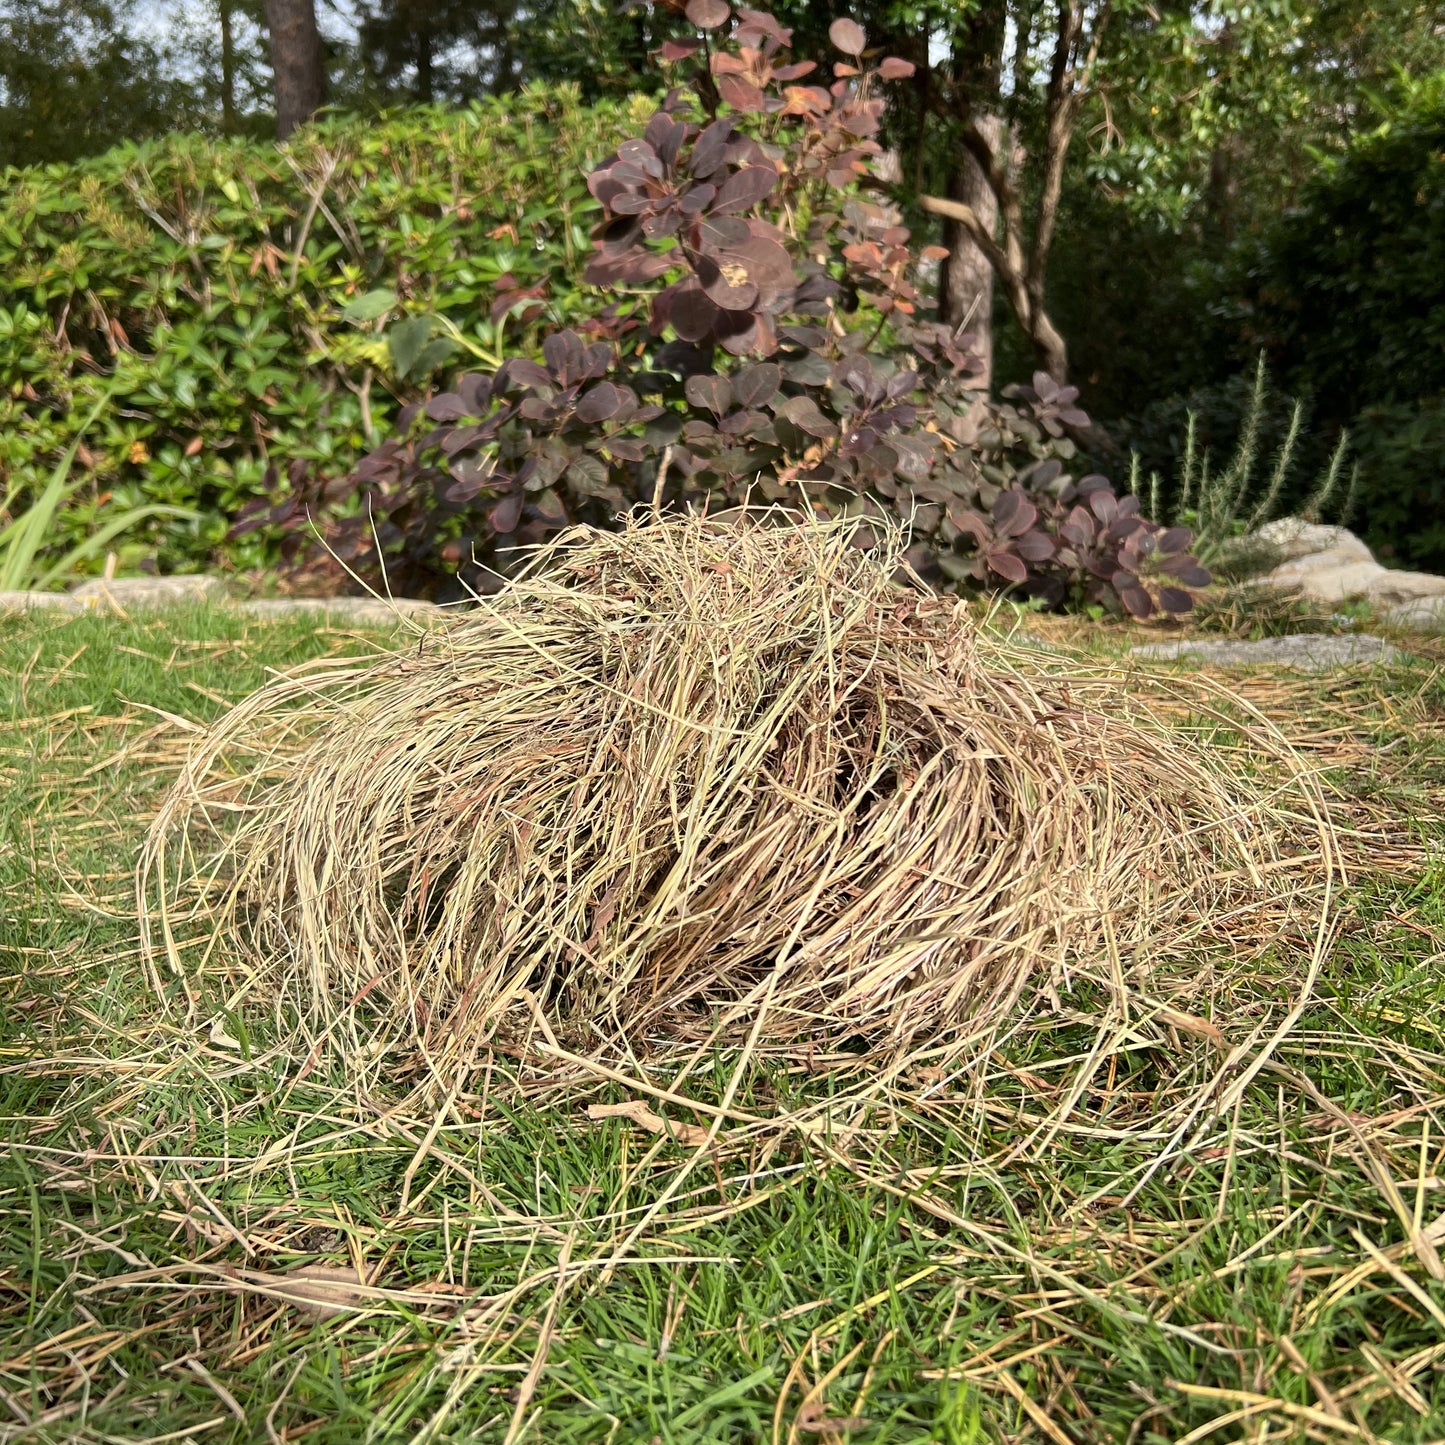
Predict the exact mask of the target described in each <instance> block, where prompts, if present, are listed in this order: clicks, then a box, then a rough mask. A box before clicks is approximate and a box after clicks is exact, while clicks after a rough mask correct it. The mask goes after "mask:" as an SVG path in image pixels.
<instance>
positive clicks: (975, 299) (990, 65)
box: [938, 0, 1008, 395]
mask: <svg viewBox="0 0 1445 1445" xmlns="http://www.w3.org/2000/svg"><path fill="white" fill-rule="evenodd" d="M1007 31H1008V5H1007V3H1006V0H980V3H978V4H976V5H975V6H974V7H973V8H972V10H971V11H970V13H969V16H968V19H967V20H966V21H965V22H964V25H963V28H962V29H961V30H960V31H959V32H958V33H957V34H956V35H955V37H954V43H953V55H952V57H951V67H950V68H951V71H952V75H951V77H950V78H951V80H952V86H953V104H954V107H955V111H956V114H957V116H958V119H959V122H960V123H961V124H962V125H964V126H972V127H973V128H974V129H975V130H977V131H979V132H980V133H981V134H982V135H983V136H984V137H986V139H987V141H988V144H989V147H990V149H991V150H992V151H993V153H994V154H995V155H997V154H998V153H999V148H1000V143H1001V137H1002V135H1003V121H1002V119H1001V118H1000V115H999V101H1000V92H1001V86H1002V79H1003V69H1002V67H1003V48H1004V41H1005V37H1006V35H1007ZM949 196H950V198H951V199H953V200H955V201H958V202H960V203H961V204H963V205H965V206H967V207H968V208H969V209H970V210H971V211H972V212H973V213H974V215H975V217H976V218H977V222H978V224H979V226H980V227H981V228H982V229H983V230H984V231H985V232H987V234H988V237H989V239H991V240H992V239H993V238H994V237H996V236H997V234H998V196H997V194H996V193H995V191H994V188H993V187H992V186H991V185H990V184H989V182H988V177H987V176H986V175H985V174H984V171H983V169H982V167H981V166H980V165H979V163H978V160H977V158H976V157H975V156H974V155H972V154H971V153H970V152H969V151H968V149H967V148H966V147H964V146H961V145H960V146H959V148H958V154H957V156H956V158H955V160H954V163H953V169H952V174H951V175H950V176H949ZM943 244H944V245H945V246H947V247H948V259H947V260H946V261H945V262H944V266H943V272H942V274H941V275H940V276H939V278H938V280H939V306H940V310H941V312H942V314H943V319H944V320H945V321H946V322H948V323H949V324H950V325H952V326H960V325H964V326H965V329H966V330H968V331H972V332H973V333H974V335H975V336H976V337H977V340H978V347H977V349H978V351H979V353H980V355H981V357H982V360H983V365H984V372H983V376H982V378H981V381H982V384H983V392H984V395H987V394H988V392H989V391H990V390H991V389H992V383H993V263H992V262H991V261H990V260H989V258H988V256H987V255H986V254H985V253H984V251H983V250H982V249H981V248H980V247H979V244H978V241H977V239H976V237H975V236H973V235H970V233H969V231H968V229H967V228H966V227H964V226H963V225H961V224H960V223H959V221H958V220H957V219H956V218H948V217H945V219H944V230H943Z"/></svg>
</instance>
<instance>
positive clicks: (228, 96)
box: [220, 0, 236, 135]
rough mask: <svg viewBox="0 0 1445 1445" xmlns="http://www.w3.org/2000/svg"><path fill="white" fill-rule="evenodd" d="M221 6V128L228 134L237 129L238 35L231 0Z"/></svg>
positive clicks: (223, 0) (221, 1)
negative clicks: (234, 24) (234, 26)
mask: <svg viewBox="0 0 1445 1445" xmlns="http://www.w3.org/2000/svg"><path fill="white" fill-rule="evenodd" d="M220 8H221V129H222V130H223V131H224V132H225V133H226V134H227V135H233V134H234V133H235V130H236V37H235V33H234V31H233V30H232V26H231V0H220Z"/></svg>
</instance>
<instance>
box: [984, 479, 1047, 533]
mask: <svg viewBox="0 0 1445 1445" xmlns="http://www.w3.org/2000/svg"><path fill="white" fill-rule="evenodd" d="M1038 518H1039V509H1038V508H1037V507H1036V506H1034V504H1033V503H1032V502H1031V501H1029V499H1028V498H1027V497H1026V496H1024V494H1023V493H1022V492H1021V491H1019V490H1018V489H1017V488H1011V489H1010V490H1009V491H1007V492H1000V493H999V495H998V500H997V501H996V502H995V503H994V504H993V525H994V530H995V531H996V532H997V533H998V535H999V536H1000V537H1018V536H1022V534H1023V533H1025V532H1027V531H1028V530H1029V528H1030V527H1032V526H1033V524H1034V523H1035V522H1036V521H1038Z"/></svg>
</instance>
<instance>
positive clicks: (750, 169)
mask: <svg viewBox="0 0 1445 1445" xmlns="http://www.w3.org/2000/svg"><path fill="white" fill-rule="evenodd" d="M777 184H778V173H777V171H775V170H773V169H772V167H770V166H744V167H743V168H742V170H740V171H734V172H733V174H732V175H730V176H729V177H728V178H727V180H726V181H724V182H723V184H722V188H721V189H720V190H719V191H718V193H717V199H716V200H714V201H713V203H712V213H713V215H715V216H726V215H734V214H736V213H738V212H740V211H750V210H752V208H753V207H754V206H755V205H757V203H758V202H759V201H761V200H762V199H763V198H764V197H765V196H768V195H770V194H771V193H772V190H773V188H774V187H775V186H776V185H777Z"/></svg>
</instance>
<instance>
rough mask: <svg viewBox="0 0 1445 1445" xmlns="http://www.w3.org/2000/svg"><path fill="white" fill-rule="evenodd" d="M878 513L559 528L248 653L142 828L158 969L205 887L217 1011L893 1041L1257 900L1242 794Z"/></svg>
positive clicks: (444, 1032)
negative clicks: (498, 577) (269, 1004)
mask: <svg viewBox="0 0 1445 1445" xmlns="http://www.w3.org/2000/svg"><path fill="white" fill-rule="evenodd" d="M897 542H898V539H896V538H890V539H886V541H885V544H884V545H883V546H882V547H881V548H880V549H879V550H878V551H876V552H875V553H874V554H873V555H872V556H869V555H865V554H863V553H861V552H860V551H858V550H857V549H856V548H854V547H853V546H852V545H851V543H850V535H849V531H848V529H847V528H846V527H843V526H839V525H824V524H818V525H806V526H801V527H799V526H793V527H776V526H764V525H758V524H757V523H756V522H754V521H752V520H747V521H744V522H743V523H741V524H737V523H735V524H732V525H724V524H720V523H717V522H709V521H706V520H701V519H680V520H672V521H666V522H662V523H659V524H654V525H647V526H634V527H631V528H629V529H627V530H624V531H622V532H621V533H617V534H600V533H593V532H587V531H579V532H574V533H571V534H569V535H567V536H565V537H564V538H563V539H562V540H561V541H560V542H559V543H558V544H557V545H556V546H555V547H552V548H550V549H548V550H547V551H546V552H545V553H543V554H542V555H541V557H540V558H539V560H538V565H537V566H535V567H534V568H533V569H532V570H531V571H530V573H529V575H528V576H527V577H526V578H525V579H523V580H522V581H520V582H518V583H516V584H515V585H513V586H511V587H510V588H509V589H508V590H507V591H504V592H503V593H502V594H501V595H500V596H498V597H496V598H493V599H491V600H490V601H488V602H486V603H484V604H483V605H481V606H480V607H479V608H477V609H476V610H475V611H473V612H470V613H468V614H466V615H465V616H463V617H460V618H458V619H457V620H455V621H454V622H453V623H452V624H450V625H449V626H447V627H445V628H443V629H441V630H439V631H436V632H433V633H431V634H429V635H420V634H419V635H418V636H416V637H415V638H414V639H413V640H412V642H411V643H410V645H409V646H408V647H406V648H404V649H402V650H398V651H397V652H396V653H395V654H394V655H386V656H383V657H382V658H381V660H380V661H372V662H368V663H352V664H348V665H344V666H337V665H336V664H335V663H334V662H333V663H330V664H328V665H326V666H323V667H319V668H311V669H308V670H304V671H302V672H301V673H299V674H297V675H293V676H291V677H287V678H283V679H281V680H279V681H277V682H275V683H273V684H272V685H270V686H268V687H266V688H264V689H263V690H262V691H260V692H259V693H257V694H256V695H254V696H253V697H251V698H250V699H248V700H247V701H245V702H243V703H242V704H241V705H240V706H238V707H237V708H235V709H234V710H233V711H232V712H230V713H229V714H228V715H227V716H225V717H224V718H222V719H221V721H220V722H219V723H218V724H217V725H216V726H215V727H214V728H213V729H212V730H211V731H210V733H209V734H208V735H207V736H206V737H205V738H204V740H203V742H202V744H201V745H200V746H199V747H198V748H197V749H196V750H195V752H194V753H193V755H192V757H191V759H190V761H189V763H188V765H187V767H186V769H185V771H184V773H183V775H182V776H181V778H180V779H179V781H178V782H177V784H176V785H175V788H174V790H173V791H172V792H171V794H170V796H169V798H168V800H167V801H166V803H165V805H164V807H163V809H162V811H161V813H160V816H159V818H158V819H157V821H156V823H155V825H154V828H153V831H152V833H151V836H150V839H149V843H148V846H147V849H146V851H145V856H144V858H143V860H142V865H141V895H142V910H143V915H144V918H145V924H146V936H147V938H148V939H149V938H150V937H152V936H153V934H152V929H153V927H154V924H155V922H156V920H157V918H158V919H159V920H160V922H161V924H162V926H163V933H164V937H165V940H166V948H167V950H168V952H169V955H170V960H171V964H172V965H173V967H175V968H176V969H178V970H181V971H184V970H185V969H186V968H188V967H189V966H190V965H187V964H186V963H185V961H184V958H183V951H182V950H181V949H180V948H179V947H178V946H177V945H176V944H175V943H174V941H173V940H174V939H175V937H176V936H178V934H179V933H180V932H181V926H180V920H181V919H182V918H183V917H186V916H189V917H190V918H191V919H192V920H194V919H196V918H197V917H203V918H204V919H205V920H207V921H208V922H209V923H210V924H212V925H213V926H214V928H215V929H216V931H217V935H218V936H221V937H224V938H225V940H226V941H227V943H228V947H227V948H226V949H223V950H221V951H220V952H219V953H218V954H215V953H212V952H211V951H208V955H207V956H208V958H210V959H211V960H212V962H211V965H210V966H211V967H214V965H215V959H216V958H217V957H222V958H229V959H231V960H232V962H230V963H227V964H226V967H227V968H229V969H231V972H230V974H229V975H228V980H229V981H228V983H227V987H228V989H229V990H230V991H231V995H232V996H231V1002H232V1003H233V1004H235V1003H236V1002H237V1001H238V999H240V998H241V997H243V996H244V995H246V994H248V993H249V994H251V995H252V997H253V998H254V997H257V996H259V997H262V998H265V999H276V1000H279V1001H280V1005H279V1006H280V1007H281V1009H282V1011H283V1014H284V1016H285V1017H286V1018H287V1019H288V1020H290V1022H291V1025H292V1026H293V1027H299V1028H300V1029H301V1030H302V1031H303V1032H305V1033H306V1034H307V1035H308V1036H316V1037H320V1036H323V1035H325V1034H329V1033H332V1032H334V1031H336V1030H340V1031H341V1032H342V1033H343V1034H347V1035H349V1036H350V1037H351V1038H352V1039H353V1040H355V1039H356V1038H357V1037H358V1036H359V1035H358V1032H357V1030H358V1025H357V1023H356V1020H357V1019H358V1018H360V1019H362V1020H364V1023H363V1024H362V1025H360V1026H359V1027H360V1028H361V1029H362V1030H366V1029H380V1030H381V1031H383V1032H386V1033H389V1034H390V1036H391V1038H392V1039H393V1040H394V1039H395V1038H396V1037H397V1036H398V1034H413V1031H415V1034H419V1036H420V1042H421V1043H422V1045H423V1046H424V1047H426V1048H428V1049H437V1048H442V1047H448V1046H452V1047H454V1046H456V1045H457V1044H459V1043H460V1044H467V1043H476V1042H478V1041H480V1040H482V1039H484V1038H488V1037H496V1036H498V1035H499V1034H505V1033H507V1032H508V1031H509V1030H511V1029H513V1028H516V1027H518V1026H526V1027H528V1028H531V1027H533V1026H535V1025H537V1024H540V1026H541V1027H542V1029H543V1030H544V1031H545V1032H548V1033H552V1032H554V1031H555V1034H556V1035H557V1036H560V1037H561V1038H562V1039H563V1040H564V1042H567V1043H569V1044H570V1045H571V1046H572V1047H573V1048H586V1049H591V1048H597V1047H602V1046H604V1045H605V1044H607V1043H615V1044H620V1045H622V1046H624V1047H628V1048H632V1047H636V1046H638V1045H639V1043H642V1042H646V1043H648V1044H649V1045H651V1046H655V1045H656V1044H657V1042H658V1041H659V1040H660V1039H668V1040H672V1041H673V1042H675V1043H676V1042H682V1043H688V1041H692V1042H691V1043H690V1044H689V1047H696V1046H697V1044H698V1043H699V1042H701V1041H703V1040H706V1039H709V1038H715V1039H721V1040H733V1041H736V1040H738V1039H740V1038H743V1037H746V1036H749V1035H751V1038H752V1041H753V1043H754V1045H755V1046H757V1047H759V1048H762V1049H778V1048H792V1047H796V1046H803V1047H806V1048H808V1049H817V1048H822V1049H827V1048H831V1047H836V1046H838V1045H839V1044H840V1043H842V1044H845V1045H846V1046H847V1047H848V1048H850V1049H853V1050H858V1049H861V1048H865V1047H866V1048H867V1049H869V1050H875V1051H879V1052H880V1053H883V1054H889V1055H892V1056H893V1057H895V1058H896V1057H898V1056H899V1052H900V1051H902V1050H906V1049H909V1048H918V1047H921V1046H922V1045H923V1044H924V1043H925V1042H929V1043H933V1044H935V1045H937V1044H939V1043H940V1041H942V1042H943V1045H944V1047H945V1051H946V1050H947V1047H948V1041H949V1040H953V1041H956V1042H957V1043H958V1045H959V1046H960V1047H962V1046H964V1045H965V1044H966V1043H968V1041H969V1040H971V1039H972V1040H977V1039H978V1038H979V1037H980V1036H981V1035H982V1034H986V1033H987V1030H988V1029H989V1028H990V1027H992V1026H994V1025H996V1024H997V1022H998V1021H999V1020H1000V1019H1002V1018H1004V1017H1005V1016H1007V1015H1008V1014H1009V1012H1010V1011H1011V1010H1013V1009H1015V1008H1017V1006H1018V1005H1019V1004H1020V1002H1021V1001H1024V1000H1028V999H1032V998H1034V997H1035V996H1036V995H1037V994H1038V993H1039V991H1041V990H1042V991H1043V992H1044V993H1045V994H1046V995H1047V996H1050V997H1054V996H1055V993H1056V991H1057V990H1061V989H1064V988H1066V987H1068V986H1070V985H1071V984H1075V983H1077V981H1078V979H1079V978H1080V976H1081V975H1082V976H1087V977H1088V978H1091V979H1094V980H1097V981H1098V982H1099V984H1100V985H1101V986H1102V987H1103V988H1105V989H1114V988H1120V987H1123V986H1124V983H1123V980H1124V978H1125V976H1126V975H1127V976H1128V977H1129V978H1130V979H1133V980H1135V981H1136V982H1137V981H1138V980H1139V979H1141V978H1145V979H1147V978H1148V976H1149V970H1150V969H1151V968H1153V967H1158V966H1163V961H1164V960H1166V959H1168V958H1169V957H1171V950H1172V957H1174V958H1175V959H1176V960H1178V959H1180V958H1182V957H1183V954H1182V953H1181V951H1180V950H1182V949H1183V947H1184V945H1185V943H1186V942H1187V941H1189V940H1191V939H1193V940H1198V939H1199V938H1200V937H1201V935H1205V934H1207V933H1208V931H1209V927H1210V918H1211V909H1212V908H1213V907H1215V906H1216V905H1217V906H1218V907H1220V908H1224V907H1226V906H1235V905H1237V904H1238V903H1239V901H1240V899H1241V898H1245V897H1247V896H1248V895H1249V894H1250V893H1251V892H1252V891H1253V892H1256V893H1257V891H1258V889H1259V887H1260V884H1261V882H1262V880H1263V878H1264V876H1265V873H1266V872H1267V871H1268V870H1269V867H1270V863H1271V859H1273V858H1274V857H1275V856H1276V855H1275V853H1274V845H1273V842H1272V838H1273V834H1272V831H1271V826H1272V820H1271V818H1270V816H1269V815H1268V814H1267V812H1266V810H1265V807H1264V805H1263V804H1262V803H1259V802H1256V801H1247V800H1246V798H1245V797H1244V796H1243V790H1241V789H1237V788H1235V787H1234V786H1233V785H1232V784H1231V782H1230V780H1229V779H1228V777H1227V776H1225V775H1224V774H1223V773H1222V772H1221V769H1220V768H1219V767H1218V766H1217V765H1212V764H1210V762H1209V761H1208V759H1207V757H1206V755H1205V754H1204V753H1203V752H1202V751H1200V749H1199V748H1198V747H1197V746H1194V747H1191V745H1190V744H1188V743H1187V742H1185V741H1183V740H1182V739H1180V738H1179V737H1177V736H1171V735H1170V734H1169V732H1168V731H1167V730H1166V729H1165V728H1164V727H1163V726H1162V725H1157V724H1152V723H1150V722H1149V721H1148V720H1147V719H1142V720H1138V719H1134V718H1131V716H1130V715H1129V708H1128V705H1127V703H1126V702H1125V700H1124V697H1123V695H1122V694H1121V693H1120V692H1119V690H1118V688H1117V682H1116V680H1111V679H1110V678H1108V677H1106V676H1097V677H1095V678H1093V679H1092V680H1091V679H1089V678H1088V677H1082V676H1073V675H1064V674H1062V673H1061V674H1059V675H1050V674H1049V672H1048V670H1047V669H1046V668H1043V667H1041V665H1040V663H1039V660H1038V654H1037V653H1034V654H1032V655H1030V654H1028V653H1026V652H1024V651H1022V650H1020V649H1016V648H1011V647H1010V646H1009V645H1008V644H1007V643H1006V642H1004V641H1001V640H999V639H998V638H997V637H994V636H991V635H989V634H988V633H986V632H983V631H981V630H979V629H978V628H977V627H976V626H975V625H974V623H973V622H971V621H970V620H969V617H968V615H967V613H966V612H965V611H964V610H963V609H962V608H960V607H958V606H955V604H954V603H952V602H951V601H949V600H944V599H931V598H925V597H922V596H920V595H919V594H918V593H916V592H913V591H907V590H904V589H901V588H899V587H898V586H897V585H895V583H894V581H893V580H892V578H893V574H894V572H895V569H896V566H897V559H898V551H897ZM156 900H158V902H156ZM236 946H239V950H240V957H241V959H242V960H243V961H244V965H245V967H244V968H242V969H240V970H237V968H236V965H235V963H234V960H235V958H236ZM1198 956H1199V955H1198V952H1197V951H1195V957H1196V958H1197V957H1198ZM1194 967H1195V965H1194V964H1193V963H1191V964H1189V966H1188V968H1189V971H1191V972H1192V970H1193V969H1194ZM238 980H239V982H238ZM1151 986H1157V987H1159V988H1162V989H1164V990H1165V991H1170V990H1174V991H1176V992H1174V993H1173V994H1172V995H1171V996H1174V997H1177V989H1178V988H1179V987H1180V986H1181V985H1180V984H1179V982H1178V980H1177V979H1176V980H1174V982H1172V983H1168V984H1167V986H1166V985H1165V984H1164V983H1162V982H1160V981H1159V980H1158V979H1157V978H1155V979H1154V980H1153V981H1152V984H1151Z"/></svg>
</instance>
